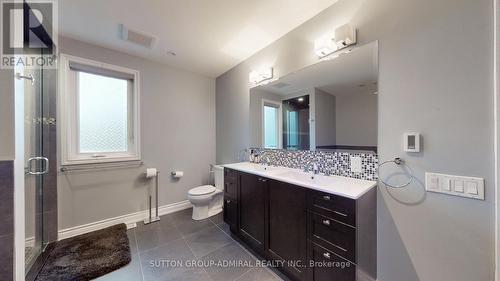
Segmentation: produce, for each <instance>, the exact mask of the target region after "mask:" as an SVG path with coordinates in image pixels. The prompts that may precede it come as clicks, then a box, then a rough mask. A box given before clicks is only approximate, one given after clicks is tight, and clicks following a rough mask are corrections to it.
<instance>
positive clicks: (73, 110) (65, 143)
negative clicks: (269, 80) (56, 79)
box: [60, 55, 140, 165]
mask: <svg viewBox="0 0 500 281" xmlns="http://www.w3.org/2000/svg"><path fill="white" fill-rule="evenodd" d="M61 72H62V73H61V75H60V77H61V92H60V98H61V103H60V104H61V108H60V111H61V116H60V117H61V118H60V120H61V123H62V124H61V148H62V154H61V155H62V164H63V165H72V164H91V163H103V162H117V161H133V160H140V151H139V130H138V129H139V128H138V125H139V122H138V121H139V120H138V116H139V114H138V103H139V93H138V83H139V80H138V78H139V77H138V76H139V75H138V72H137V71H134V70H130V69H125V68H121V67H117V66H112V65H107V64H102V63H98V62H94V61H89V60H85V59H81V58H76V57H72V56H67V55H62V56H61Z"/></svg>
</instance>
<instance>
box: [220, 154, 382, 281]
mask: <svg viewBox="0 0 500 281" xmlns="http://www.w3.org/2000/svg"><path fill="white" fill-rule="evenodd" d="M375 186H376V182H375V181H367V180H358V179H353V178H347V177H339V176H324V175H319V174H317V175H315V174H313V173H306V172H303V171H300V170H297V169H290V168H284V167H268V166H264V165H259V164H253V163H247V162H245V163H236V164H229V165H225V168H224V221H225V222H226V223H227V224H229V226H230V229H231V232H232V233H233V234H234V235H236V236H237V237H238V238H239V239H241V240H242V241H243V242H244V243H245V244H247V245H248V246H249V247H250V248H251V249H253V250H254V251H255V252H256V253H258V254H259V255H261V257H263V258H264V259H266V260H268V261H269V262H270V263H272V264H273V265H274V266H277V267H278V268H279V269H280V270H281V271H282V272H283V273H284V274H286V275H287V276H288V277H290V278H291V279H292V280H309V281H321V280H335V281H354V280H358V281H361V280H376V241H377V229H376V210H377V208H376V198H377V197H376V188H375Z"/></svg>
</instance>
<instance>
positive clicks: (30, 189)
mask: <svg viewBox="0 0 500 281" xmlns="http://www.w3.org/2000/svg"><path fill="white" fill-rule="evenodd" d="M16 76H17V79H18V80H19V81H18V83H21V86H22V87H23V90H24V91H23V92H24V155H25V159H24V160H25V185H24V194H25V261H26V262H25V266H26V272H29V270H30V268H31V267H32V265H33V263H34V262H35V261H36V260H37V258H38V256H39V255H40V254H41V253H42V252H43V249H44V246H45V243H44V239H43V233H44V232H43V177H44V174H46V173H47V171H48V167H49V163H48V161H49V160H48V159H47V158H46V157H44V151H43V139H44V138H43V132H44V130H43V128H44V122H45V121H46V120H45V118H44V101H43V85H42V81H43V79H42V78H43V77H42V76H43V70H42V69H29V70H16Z"/></svg>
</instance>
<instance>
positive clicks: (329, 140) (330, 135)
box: [314, 89, 376, 146]
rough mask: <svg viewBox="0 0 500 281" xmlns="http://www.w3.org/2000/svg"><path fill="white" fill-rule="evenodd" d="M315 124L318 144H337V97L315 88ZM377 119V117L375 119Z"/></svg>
mask: <svg viewBox="0 0 500 281" xmlns="http://www.w3.org/2000/svg"><path fill="white" fill-rule="evenodd" d="M314 95H315V96H314V103H315V108H314V115H315V117H314V126H315V127H316V129H315V131H316V146H324V145H335V144H337V142H336V138H337V136H336V131H337V130H336V122H337V121H340V120H336V112H337V110H336V106H335V105H336V99H335V96H334V95H331V94H329V93H327V92H325V91H322V90H320V89H314ZM375 120H376V119H375Z"/></svg>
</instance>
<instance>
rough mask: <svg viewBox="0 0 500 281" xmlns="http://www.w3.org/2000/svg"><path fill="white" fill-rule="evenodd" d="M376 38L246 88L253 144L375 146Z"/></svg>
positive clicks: (333, 147) (320, 147)
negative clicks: (275, 78)
mask: <svg viewBox="0 0 500 281" xmlns="http://www.w3.org/2000/svg"><path fill="white" fill-rule="evenodd" d="M377 81H378V44H377V42H373V43H370V44H367V45H364V46H361V47H355V48H353V49H352V50H350V51H348V52H346V53H343V54H341V55H338V56H334V57H331V58H328V59H324V60H322V61H320V62H318V63H317V64H314V65H311V66H308V67H306V68H304V69H301V70H299V71H296V72H294V73H291V74H288V75H286V76H284V77H281V78H280V79H278V80H275V81H273V82H270V83H268V84H266V85H260V86H257V87H254V88H252V89H251V90H250V130H251V132H250V137H251V140H250V143H251V146H252V147H261V148H267V149H289V150H347V151H373V152H376V150H377V109H378V106H377V103H378V84H377Z"/></svg>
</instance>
